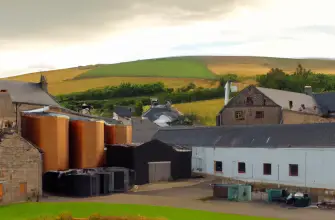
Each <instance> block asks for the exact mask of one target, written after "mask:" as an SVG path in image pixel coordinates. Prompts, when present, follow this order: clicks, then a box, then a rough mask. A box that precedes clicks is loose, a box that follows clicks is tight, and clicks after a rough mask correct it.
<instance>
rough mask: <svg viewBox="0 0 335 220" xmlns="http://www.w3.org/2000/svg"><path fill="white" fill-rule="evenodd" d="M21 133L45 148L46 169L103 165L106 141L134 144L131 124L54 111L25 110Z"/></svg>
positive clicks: (57, 169)
mask: <svg viewBox="0 0 335 220" xmlns="http://www.w3.org/2000/svg"><path fill="white" fill-rule="evenodd" d="M21 135H22V137H23V138H25V139H26V140H28V141H30V142H31V143H32V144H34V145H36V146H37V147H39V148H40V149H41V150H42V151H43V171H44V172H48V171H51V170H56V171H64V170H69V169H85V168H92V167H102V166H103V165H104V161H105V150H104V148H105V143H106V144H129V143H131V141H132V140H131V137H132V127H131V126H125V125H111V124H107V123H106V122H105V121H101V120H92V119H88V118H83V117H76V118H74V117H70V116H67V115H65V114H59V113H52V112H34V113H22V115H21Z"/></svg>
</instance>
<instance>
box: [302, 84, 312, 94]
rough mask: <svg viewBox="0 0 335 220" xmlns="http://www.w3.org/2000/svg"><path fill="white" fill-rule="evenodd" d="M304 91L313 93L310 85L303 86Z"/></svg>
mask: <svg viewBox="0 0 335 220" xmlns="http://www.w3.org/2000/svg"><path fill="white" fill-rule="evenodd" d="M304 92H305V94H306V95H310V96H311V95H312V94H313V89H312V86H305V89H304Z"/></svg>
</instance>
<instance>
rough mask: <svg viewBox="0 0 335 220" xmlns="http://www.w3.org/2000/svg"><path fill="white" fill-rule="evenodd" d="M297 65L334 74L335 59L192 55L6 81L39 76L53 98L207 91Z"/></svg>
mask: <svg viewBox="0 0 335 220" xmlns="http://www.w3.org/2000/svg"><path fill="white" fill-rule="evenodd" d="M299 63H300V64H302V65H303V67H305V68H307V69H311V70H312V71H314V72H319V73H325V74H335V60H322V59H286V58H273V57H247V56H244V57H243V56H195V57H174V58H163V59H152V60H142V61H134V62H127V63H119V64H110V65H91V66H86V67H74V68H69V69H60V70H53V71H44V72H38V73H29V74H24V75H21V76H14V77H9V78H8V79H10V80H19V81H25V82H38V81H39V79H40V75H41V74H43V75H45V76H46V77H47V79H48V83H49V92H50V93H51V94H53V95H59V94H68V93H72V92H82V91H86V90H88V89H93V88H101V87H104V86H117V85H119V84H121V83H125V82H129V83H138V84H145V83H153V82H158V81H161V82H164V83H165V84H166V85H167V87H169V88H180V87H182V86H186V85H188V84H189V83H190V82H194V83H195V84H196V85H197V86H201V87H204V88H210V87H213V86H214V87H215V86H216V83H215V79H217V77H218V76H219V75H225V74H229V73H232V74H236V75H238V76H239V78H240V79H241V80H242V81H243V82H244V81H248V82H249V81H250V80H251V78H253V80H251V81H252V82H251V84H255V80H254V78H255V76H256V75H261V74H266V73H267V72H268V71H269V69H271V68H281V69H283V70H284V71H286V72H287V73H292V72H294V71H295V68H296V67H297V65H298V64H299ZM213 79H214V80H213ZM245 83H247V82H245ZM249 84H250V83H249Z"/></svg>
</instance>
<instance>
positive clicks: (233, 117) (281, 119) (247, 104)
mask: <svg viewBox="0 0 335 220" xmlns="http://www.w3.org/2000/svg"><path fill="white" fill-rule="evenodd" d="M307 88H310V87H307ZM323 108H324V107H323ZM323 108H321V106H320V103H319V102H318V101H317V99H315V97H314V96H313V95H311V94H304V93H297V92H289V91H283V90H276V89H268V88H261V87H255V86H253V85H251V86H248V87H246V88H245V89H243V90H242V91H241V92H240V93H239V94H238V95H237V96H235V97H233V98H232V99H231V100H230V101H229V102H228V104H226V105H225V106H224V107H223V108H222V109H221V111H220V112H219V113H218V115H217V117H216V125H217V126H221V125H257V124H306V123H320V122H332V121H334V119H331V118H323V117H321V116H323V115H324V114H323V111H322V109H323Z"/></svg>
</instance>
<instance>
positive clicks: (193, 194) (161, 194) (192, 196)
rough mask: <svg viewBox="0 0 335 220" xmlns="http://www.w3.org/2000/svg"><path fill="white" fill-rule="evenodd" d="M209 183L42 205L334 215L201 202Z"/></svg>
mask: <svg viewBox="0 0 335 220" xmlns="http://www.w3.org/2000/svg"><path fill="white" fill-rule="evenodd" d="M210 182H211V181H200V182H199V183H198V184H196V185H195V184H194V183H192V184H190V185H188V186H181V187H174V188H171V187H170V188H169V187H167V186H168V185H169V183H166V184H165V186H166V188H165V189H159V187H158V189H156V190H151V191H149V190H148V191H142V192H130V193H127V194H114V195H110V196H103V197H92V198H87V199H71V198H59V197H49V198H47V199H43V200H44V201H45V202H48V201H53V202H55V201H57V202H61V201H64V202H66V201H87V202H106V203H120V204H146V205H157V206H171V207H179V208H187V209H197V210H207V211H211V212H224V213H231V214H241V215H252V216H264V217H275V218H279V219H290V220H300V219H301V220H315V219H322V220H328V219H329V220H333V219H335V212H334V211H324V210H318V209H316V208H283V207H281V206H280V205H277V204H266V203H264V202H229V201H221V200H220V201H219V200H216V201H214V200H206V201H204V200H201V198H208V197H210V196H211V195H212V190H211V188H210V187H209V183H210ZM183 184H185V183H183ZM183 184H181V185H183ZM155 185H157V184H155ZM172 185H173V184H172ZM175 185H176V184H175ZM151 188H154V187H151Z"/></svg>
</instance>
